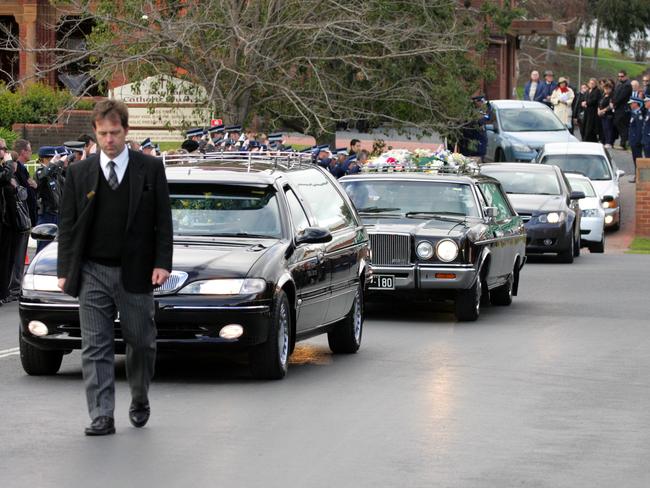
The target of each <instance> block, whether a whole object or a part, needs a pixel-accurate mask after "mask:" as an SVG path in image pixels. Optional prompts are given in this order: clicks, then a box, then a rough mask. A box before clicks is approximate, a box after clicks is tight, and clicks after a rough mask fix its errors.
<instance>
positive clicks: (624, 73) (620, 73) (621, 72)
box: [618, 69, 627, 76]
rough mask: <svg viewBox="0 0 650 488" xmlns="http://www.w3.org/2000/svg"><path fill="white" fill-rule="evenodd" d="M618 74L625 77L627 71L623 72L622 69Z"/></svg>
mask: <svg viewBox="0 0 650 488" xmlns="http://www.w3.org/2000/svg"><path fill="white" fill-rule="evenodd" d="M618 74H619V75H623V76H627V71H625V70H624V69H619V70H618Z"/></svg>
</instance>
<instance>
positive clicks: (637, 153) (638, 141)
mask: <svg viewBox="0 0 650 488" xmlns="http://www.w3.org/2000/svg"><path fill="white" fill-rule="evenodd" d="M643 103H644V102H643V99H641V98H638V97H634V96H633V97H632V98H630V101H629V102H628V104H629V105H630V131H629V136H630V149H631V150H632V161H634V176H633V177H632V180H631V182H632V183H633V182H634V181H636V160H637V159H638V158H641V157H643V122H644V121H643V112H642V111H641V107H642V106H643Z"/></svg>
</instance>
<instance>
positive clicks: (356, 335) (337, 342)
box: [327, 285, 364, 354]
mask: <svg viewBox="0 0 650 488" xmlns="http://www.w3.org/2000/svg"><path fill="white" fill-rule="evenodd" d="M363 315H364V313H363V288H362V287H361V285H359V286H358V288H357V293H356V295H355V296H354V302H353V303H352V308H351V309H350V312H349V313H348V314H347V316H346V317H345V318H344V319H343V320H341V321H340V322H338V323H337V324H335V325H334V328H333V329H332V330H330V331H329V332H328V333H327V342H328V343H329V346H330V349H331V350H332V352H333V353H335V354H353V353H355V352H357V351H358V350H359V347H361V336H362V335H363Z"/></svg>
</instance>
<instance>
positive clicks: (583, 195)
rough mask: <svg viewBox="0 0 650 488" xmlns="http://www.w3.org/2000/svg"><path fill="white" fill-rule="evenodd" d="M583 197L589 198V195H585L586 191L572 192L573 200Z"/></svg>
mask: <svg viewBox="0 0 650 488" xmlns="http://www.w3.org/2000/svg"><path fill="white" fill-rule="evenodd" d="M583 198H587V195H585V192H583V191H572V192H571V200H582V199H583Z"/></svg>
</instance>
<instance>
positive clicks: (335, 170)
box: [328, 147, 350, 179]
mask: <svg viewBox="0 0 650 488" xmlns="http://www.w3.org/2000/svg"><path fill="white" fill-rule="evenodd" d="M335 156H336V158H335V159H332V161H331V162H330V165H329V168H328V169H329V171H330V173H331V174H332V176H334V178H336V179H339V178H340V177H341V176H345V162H346V161H347V159H348V157H349V156H350V154H349V153H348V150H347V148H345V147H342V148H339V149H337V150H336V154H335Z"/></svg>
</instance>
